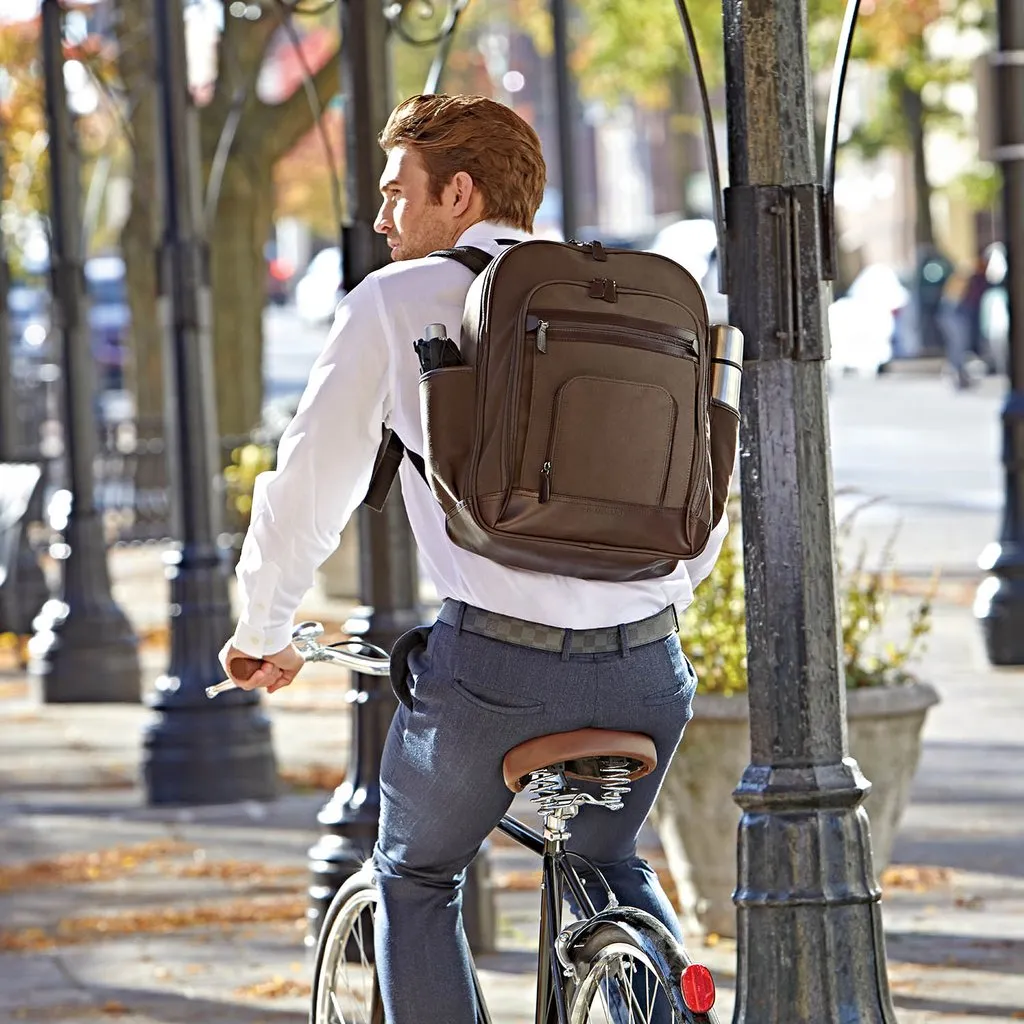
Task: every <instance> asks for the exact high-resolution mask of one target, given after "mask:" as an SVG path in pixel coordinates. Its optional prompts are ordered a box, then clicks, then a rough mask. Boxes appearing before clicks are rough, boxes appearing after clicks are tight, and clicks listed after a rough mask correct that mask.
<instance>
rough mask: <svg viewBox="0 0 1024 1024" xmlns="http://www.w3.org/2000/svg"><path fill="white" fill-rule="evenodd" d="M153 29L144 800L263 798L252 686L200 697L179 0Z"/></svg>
mask: <svg viewBox="0 0 1024 1024" xmlns="http://www.w3.org/2000/svg"><path fill="white" fill-rule="evenodd" d="M153 33H154V39H155V40H156V51H157V61H158V65H159V66H158V75H157V77H158V85H159V100H158V104H157V110H158V123H159V130H160V140H161V150H162V152H161V156H162V159H163V168H162V174H161V180H160V186H161V189H162V202H163V214H164V224H163V238H162V242H161V246H160V306H161V313H162V321H163V323H164V325H165V327H166V336H165V346H166V349H165V366H166V374H165V377H166V381H167V398H166V401H165V403H164V405H165V415H166V418H167V430H166V437H167V440H168V448H169V459H170V477H171V494H172V497H173V501H174V505H175V517H176V520H177V521H176V529H175V536H177V537H179V538H180V540H181V543H180V545H179V547H178V548H177V549H176V550H175V551H174V552H172V553H171V555H170V556H169V557H168V558H167V559H166V561H167V576H168V578H169V580H170V583H171V660H170V665H169V667H168V671H167V674H166V675H165V676H164V677H163V678H161V679H160V680H158V681H157V693H156V696H155V698H154V699H153V701H152V707H153V708H154V711H155V712H156V717H155V720H154V721H153V722H152V724H150V725H149V726H148V727H147V729H146V732H145V737H144V746H145V754H144V763H143V769H144V771H143V774H144V778H145V784H146V795H147V800H148V802H149V803H151V804H210V803H227V802H231V801H236V800H266V799H270V798H272V797H273V796H275V794H276V792H277V769H276V764H275V761H274V752H273V748H272V746H271V741H270V722H269V720H268V719H267V718H266V716H265V715H264V714H263V713H262V711H261V710H260V702H259V696H258V695H257V694H256V693H255V692H246V691H244V690H232V691H230V692H229V693H225V694H222V695H221V696H219V697H218V698H217V699H216V700H212V701H211V700H209V699H207V697H206V694H205V692H204V691H205V688H206V687H207V686H209V685H210V684H212V683H216V682H219V681H220V680H221V679H222V678H223V675H224V673H223V671H222V670H221V667H220V665H219V662H218V658H217V655H218V652H219V650H220V647H221V645H222V644H223V643H224V641H225V640H226V639H227V638H228V637H229V636H230V635H231V633H232V629H233V622H232V616H231V605H230V601H229V597H228V582H227V565H226V561H225V559H224V557H223V555H224V552H223V551H222V550H221V548H219V547H218V543H217V539H218V536H219V534H220V532H221V530H220V519H221V516H220V515H219V506H218V504H217V499H218V498H219V497H220V491H219V488H218V487H217V486H216V481H217V480H218V479H219V476H220V461H219V459H218V451H217V442H216V438H217V428H216V422H217V419H216V412H215V409H214V397H213V395H214V388H213V385H214V380H213V360H212V353H211V350H210V344H211V338H210V308H209V306H210V297H209V285H208V279H207V259H206V249H205V245H204V241H203V239H202V236H201V233H200V230H199V227H198V224H199V217H198V209H199V203H198V191H199V163H198V147H197V137H196V128H197V125H196V111H195V108H194V106H193V105H192V102H191V99H190V97H189V93H188V72H187V67H186V61H185V24H184V12H183V9H182V0H156V2H155V4H154V19H153Z"/></svg>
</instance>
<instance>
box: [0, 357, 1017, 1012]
mask: <svg viewBox="0 0 1024 1024" xmlns="http://www.w3.org/2000/svg"><path fill="white" fill-rule="evenodd" d="M1000 402H1001V393H1000V386H999V385H998V384H997V383H996V382H994V381H985V382H982V384H981V385H980V386H979V388H978V389H977V390H976V391H973V392H967V393H957V392H954V391H953V390H952V389H951V388H949V387H948V385H947V384H946V383H945V382H944V381H943V380H942V379H939V378H934V377H933V378H917V377H911V376H898V377H897V376H893V377H891V378H890V377H882V378H879V379H878V380H871V381H865V380H860V379H854V378H851V379H840V380H838V381H837V382H835V383H834V386H833V388H832V409H831V411H832V427H833V452H834V464H835V482H836V487H837V492H838V495H839V496H838V498H837V508H838V511H839V513H840V515H841V514H842V513H843V512H844V511H846V510H848V509H849V508H852V507H856V506H857V505H859V504H860V503H862V502H863V501H864V500H866V499H871V500H873V504H872V505H871V506H870V507H869V508H867V509H865V510H863V511H862V512H861V514H860V515H859V516H858V517H857V520H856V523H855V527H854V532H853V535H852V537H851V538H850V540H849V541H847V542H846V543H848V544H853V545H857V544H858V543H859V542H860V541H864V542H865V543H867V544H868V545H869V547H871V548H872V550H875V551H877V550H878V546H879V545H880V544H882V543H884V540H885V538H887V537H888V536H889V535H890V533H891V531H892V529H893V528H894V527H896V526H899V528H900V534H899V542H898V544H897V546H896V548H895V552H894V553H895V558H896V561H897V564H898V567H899V570H900V586H901V588H902V589H904V590H905V591H906V592H907V594H908V595H910V596H906V597H900V598H897V599H896V606H895V613H896V616H897V617H898V616H899V614H900V612H901V611H902V610H903V609H904V608H906V607H907V606H908V605H909V603H910V602H911V601H913V600H914V597H913V595H914V594H916V593H919V592H920V586H921V585H923V582H924V581H925V580H926V578H927V577H929V576H930V575H931V574H932V572H933V571H934V570H935V569H936V568H938V569H940V570H941V572H942V574H943V580H944V581H945V582H944V583H943V585H942V587H941V588H940V592H939V598H938V602H937V605H936V608H935V616H934V618H935V621H934V629H933V632H932V634H931V636H930V637H929V640H928V647H927V650H926V651H925V653H924V655H923V657H922V660H921V662H920V664H919V666H918V669H917V670H918V672H919V674H920V675H921V676H922V677H923V678H925V679H927V680H928V681H929V682H931V683H932V684H933V685H934V686H935V687H936V688H937V689H938V690H939V692H940V694H941V696H942V702H941V703H940V704H939V705H938V706H936V707H935V708H934V709H933V710H932V711H931V712H930V714H929V717H928V720H927V724H926V727H925V734H924V745H923V754H922V759H921V764H920V768H919V771H918V775H917V779H916V781H915V785H914V789H913V793H912V797H911V802H910V806H909V807H908V810H907V812H906V814H905V816H904V819H903V821H902V824H901V828H900V831H899V835H898V838H897V843H896V847H895V850H894V867H893V870H891V871H890V872H889V873H888V874H887V875H886V884H885V895H884V901H883V915H884V923H885V930H886V942H887V950H888V965H887V966H888V974H889V980H890V984H891V987H892V992H893V1002H894V1005H895V1007H896V1013H897V1018H898V1020H899V1021H900V1024H933V1022H940V1021H941V1022H943V1024H984V1022H994V1021H1009V1020H1018V1019H1024V868H1022V864H1024V858H1022V856H1021V851H1022V850H1024V783H1022V781H1021V779H1022V769H1024V738H1022V735H1021V732H1020V725H1019V723H1020V722H1021V720H1022V713H1024V671H1022V670H1016V669H1004V670H994V669H992V668H991V667H990V666H989V665H988V664H987V661H986V659H985V655H984V650H983V648H982V644H981V636H980V632H979V630H978V627H977V624H976V623H975V621H974V620H973V618H972V615H971V609H970V598H971V594H972V592H973V587H974V586H975V585H976V582H977V580H978V578H979V574H978V571H977V569H976V566H975V560H976V558H977V554H978V552H979V551H980V550H981V548H982V547H983V546H984V545H985V544H986V543H987V542H989V541H990V540H992V539H993V538H994V537H995V536H996V532H997V529H998V519H999V506H1000V494H1001V492H1000V487H1001V479H1000V474H999V469H998V461H997V460H998V411H999V405H1000ZM111 572H112V576H113V578H114V581H115V592H116V594H117V597H118V599H119V601H120V602H121V603H122V605H123V607H125V609H126V611H127V612H128V613H129V615H130V616H131V617H132V619H133V621H134V622H135V624H136V626H137V628H138V629H139V631H140V634H141V635H142V636H143V637H144V644H143V659H144V666H145V676H146V684H145V685H146V688H147V690H148V689H149V688H150V687H151V686H152V681H153V679H154V678H155V676H156V675H157V674H158V673H159V671H160V670H161V669H162V667H163V666H164V664H165V662H166V636H165V635H164V634H163V632H162V627H163V625H164V624H165V623H166V616H167V593H166V584H165V583H164V582H163V580H162V578H161V577H160V575H159V573H160V552H159V550H157V549H154V548H133V549H122V550H118V551H115V552H114V553H113V554H112V557H111ZM346 612H347V606H345V605H344V604H342V603H331V602H328V601H325V600H323V599H322V598H320V597H318V596H317V595H316V594H315V593H311V594H310V595H308V596H307V600H306V606H305V608H304V609H303V614H308V615H311V616H316V617H321V618H323V619H324V620H325V621H327V622H328V623H338V622H341V621H343V619H344V617H345V614H346ZM265 706H266V707H267V709H268V712H269V714H270V715H271V717H272V720H273V729H274V742H275V750H276V753H277V757H278V762H279V768H280V771H281V775H282V780H283V783H282V784H283V790H284V795H283V796H282V797H281V798H280V799H278V800H277V801H274V802H272V803H268V804H262V803H244V804H236V805H230V806H216V807H192V808H178V809H166V808H151V807H147V806H146V805H145V794H144V792H143V790H142V789H141V787H140V785H139V758H140V746H139V738H140V733H141V730H142V728H143V725H144V724H145V722H146V721H147V720H148V718H149V715H150V712H149V711H148V710H147V709H146V708H145V707H144V706H122V705H108V706H97V705H56V706H39V705H38V704H36V703H34V702H33V700H32V699H31V695H30V691H29V689H28V687H27V686H26V683H25V680H24V677H23V676H22V675H21V674H20V673H19V672H18V670H17V668H16V666H15V665H14V664H13V661H11V662H9V663H8V667H7V668H6V670H0V1024H14V1022H18V1021H39V1022H43V1021H47V1022H48V1021H59V1022H65V1021H66V1022H79V1021H81V1022H89V1021H96V1020H101V1019H104V1018H106V1017H115V1018H118V1019H121V1020H124V1021H126V1022H130V1024H158V1022H159V1024H192V1022H200V1021H202V1022H210V1021H216V1022H223V1024H235V1022H237V1024H255V1022H266V1024H270V1022H274V1024H299V1022H300V1021H302V1020H304V1013H305V1007H306V1000H307V998H308V996H307V993H308V985H309V970H310V964H309V958H308V953H307V952H306V950H305V948H304V945H303V941H302V936H303V920H302V918H303V914H304V908H305V899H304V890H305V886H306V884H307V881H308V875H307V873H306V857H307V850H308V848H309V846H310V845H311V844H312V842H314V841H315V839H316V838H317V835H318V831H319V830H318V828H317V826H316V822H315V815H316V812H317V810H318V809H319V807H320V806H322V804H323V803H324V801H325V799H326V797H327V795H328V793H329V791H330V789H331V788H332V787H333V785H335V784H336V783H337V781H338V780H339V779H340V773H341V771H342V768H343V766H344V764H345V759H346V751H347V749H348V743H349V732H350V728H349V727H350V720H349V714H350V712H349V704H348V702H347V682H346V680H345V679H344V678H342V677H339V675H338V674H337V673H332V672H331V671H330V670H328V669H325V668H324V667H323V666H310V667H309V669H308V670H307V671H306V672H304V673H303V676H302V677H301V678H300V680H299V681H297V683H296V684H295V685H294V686H293V687H290V688H289V689H288V690H285V691H282V692H281V693H280V694H277V695H275V696H274V697H272V698H270V699H268V700H267V701H266V702H265ZM681 756H685V743H684V747H683V753H682V754H681ZM529 813H530V812H529V811H524V816H527V817H528V815H529ZM644 847H645V851H646V852H647V853H648V855H649V856H650V857H651V859H652V861H653V862H654V863H655V865H657V866H660V865H662V864H663V861H662V858H661V853H660V850H659V849H658V847H657V841H656V837H655V836H654V835H653V834H650V833H648V834H646V835H645V837H644ZM491 873H492V880H493V884H494V886H495V893H496V899H497V906H498V910H499V926H498V952H497V953H495V954H488V955H486V956H483V957H481V967H482V977H483V982H484V986H485V989H486V992H487V995H488V1000H489V1004H490V1006H491V1010H492V1013H493V1015H494V1017H495V1020H496V1022H498V1024H512V1022H524V1024H525V1022H528V1021H530V1020H531V1019H532V1017H531V1006H532V976H531V969H532V968H531V952H530V950H531V947H532V944H533V943H534V933H535V928H536V917H537V913H536V899H535V895H534V891H533V887H534V886H535V884H536V876H535V872H534V868H533V864H532V862H531V861H530V860H529V859H528V858H527V857H526V855H524V854H522V853H521V852H519V851H517V850H516V849H514V848H512V847H511V846H510V845H509V843H508V842H507V841H504V840H502V839H501V838H500V837H497V838H496V839H495V840H494V843H493V846H492V850H491ZM691 946H692V952H693V953H694V954H695V955H696V956H697V957H698V958H700V959H702V960H704V961H705V962H707V963H708V964H709V965H710V966H711V967H712V969H713V970H714V971H715V972H716V975H717V977H718V981H719V986H720V999H719V1010H720V1014H721V1016H722V1018H723V1020H727V1019H728V1018H729V1017H730V1016H731V1013H732V1004H733V985H734V978H735V944H734V943H732V942H730V941H728V940H725V939H721V940H718V941H716V940H715V938H714V937H707V938H705V937H701V936H698V935H693V936H692V937H691ZM423 967H424V970H429V960H428V959H427V958H426V954H425V958H424V964H423ZM430 1024H433V1022H430Z"/></svg>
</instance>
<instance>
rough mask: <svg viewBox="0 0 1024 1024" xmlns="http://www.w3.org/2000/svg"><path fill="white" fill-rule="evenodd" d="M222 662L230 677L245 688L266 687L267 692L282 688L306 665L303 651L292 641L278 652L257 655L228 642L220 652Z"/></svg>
mask: <svg viewBox="0 0 1024 1024" xmlns="http://www.w3.org/2000/svg"><path fill="white" fill-rule="evenodd" d="M221 664H222V665H223V666H224V671H225V672H227V674H228V676H229V677H230V678H231V681H232V682H233V683H234V684H235V685H236V686H239V687H241V688H242V689H243V690H256V689H259V688H260V687H266V690H267V693H273V692H274V691H275V690H280V689H281V687H283V686H288V684H289V683H291V681H292V680H293V679H294V678H295V677H296V676H297V675H298V674H299V669H301V668H302V666H303V661H302V655H301V654H299V652H298V651H297V650H296V649H295V648H294V647H293V646H292V645H291V644H289V645H288V646H287V647H285V648H284V650H281V651H278V652H277V654H265V655H264V656H263V657H262V658H254V657H252V656H251V655H249V654H243V653H242V652H241V651H240V650H238V648H237V647H234V646H232V645H231V644H228V646H227V647H226V648H225V649H224V652H223V653H222V654H221Z"/></svg>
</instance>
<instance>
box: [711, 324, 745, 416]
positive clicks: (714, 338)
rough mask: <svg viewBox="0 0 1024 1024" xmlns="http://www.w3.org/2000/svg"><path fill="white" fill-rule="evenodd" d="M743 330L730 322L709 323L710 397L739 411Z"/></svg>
mask: <svg viewBox="0 0 1024 1024" xmlns="http://www.w3.org/2000/svg"><path fill="white" fill-rule="evenodd" d="M742 379H743V332H742V331H741V330H740V329H739V328H738V327H733V326H732V325H731V324H712V325H711V398H712V400H713V401H715V402H720V403H721V404H722V405H727V406H729V408H730V409H733V410H734V411H735V412H736V413H739V411H740V382H741V381H742Z"/></svg>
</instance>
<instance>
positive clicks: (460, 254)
mask: <svg viewBox="0 0 1024 1024" xmlns="http://www.w3.org/2000/svg"><path fill="white" fill-rule="evenodd" d="M427 255H428V256H443V257H444V258H445V259H448V260H455V262H456V263H461V264H462V265H463V266H464V267H465V268H466V269H467V270H471V271H472V272H473V273H474V274H482V273H483V272H484V271H485V270H486V269H487V267H488V264H489V263H490V262H491V260H492V259H494V257H493V256H492V255H491V254H490V253H489V252H484V250H483V249H478V248H477V247H476V246H475V245H460V246H457V247H456V248H454V249H436V250H435V251H434V252H431V253H427Z"/></svg>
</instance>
